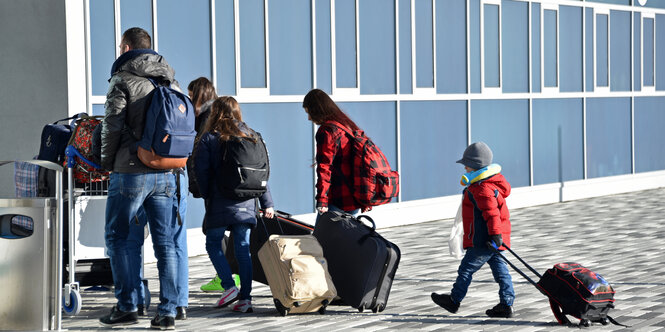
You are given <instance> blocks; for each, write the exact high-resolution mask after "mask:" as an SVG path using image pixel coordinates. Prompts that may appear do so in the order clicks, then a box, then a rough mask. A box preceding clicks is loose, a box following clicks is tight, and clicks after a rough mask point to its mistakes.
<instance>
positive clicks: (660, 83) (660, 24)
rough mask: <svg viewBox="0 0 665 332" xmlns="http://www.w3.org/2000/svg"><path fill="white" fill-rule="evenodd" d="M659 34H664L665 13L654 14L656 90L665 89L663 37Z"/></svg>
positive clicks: (664, 42)
mask: <svg viewBox="0 0 665 332" xmlns="http://www.w3.org/2000/svg"><path fill="white" fill-rule="evenodd" d="M659 36H665V15H662V14H657V15H656V33H655V36H654V40H656V52H655V53H656V59H655V61H654V66H656V90H661V91H662V90H665V40H664V39H665V38H662V37H661V38H660V39H658V37H659Z"/></svg>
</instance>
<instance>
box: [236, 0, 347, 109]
mask: <svg viewBox="0 0 665 332" xmlns="http://www.w3.org/2000/svg"><path fill="white" fill-rule="evenodd" d="M236 1H238V0H236ZM358 1H359V0H355V4H354V6H355V26H356V29H355V31H356V40H355V42H356V87H355V88H338V87H337V32H336V31H335V27H336V23H335V18H336V16H335V0H330V52H331V53H332V54H331V55H330V56H331V62H332V75H331V76H332V92H333V95H334V96H335V97H336V98H342V99H344V98H353V97H357V96H360V43H359V39H360V38H359V37H360V33H359V31H360V26H359V25H358V23H359V20H358Z"/></svg>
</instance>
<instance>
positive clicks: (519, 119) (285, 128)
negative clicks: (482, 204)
mask: <svg viewBox="0 0 665 332" xmlns="http://www.w3.org/2000/svg"><path fill="white" fill-rule="evenodd" d="M633 2H635V5H633V4H632V3H633ZM88 8H89V17H88V24H89V31H90V41H89V45H90V54H89V55H90V73H89V80H90V86H91V90H90V91H89V96H90V100H91V102H90V105H89V107H90V109H89V112H91V113H94V114H103V102H104V95H105V93H106V89H107V86H108V83H107V79H108V78H109V69H110V67H111V64H112V62H113V60H114V59H115V57H116V56H117V54H116V50H117V43H118V41H119V36H117V35H116V31H119V32H120V33H121V32H122V31H124V29H126V28H128V27H131V26H140V27H142V28H144V29H146V30H147V31H149V32H151V33H152V34H153V35H156V38H155V40H156V46H157V50H158V51H159V53H160V54H162V55H164V56H165V57H166V59H167V61H168V62H169V63H170V64H172V65H173V67H174V68H175V70H176V79H177V80H178V81H180V84H181V86H183V87H186V86H187V84H188V83H189V82H190V81H191V80H193V79H195V78H197V77H199V76H206V77H209V78H211V79H213V80H214V82H215V84H216V86H217V90H218V93H219V94H220V95H234V96H236V97H237V98H238V100H239V101H240V102H241V105H242V108H243V112H244V116H245V118H246V120H247V122H248V123H249V125H250V126H252V127H254V128H255V129H256V130H258V131H260V132H262V134H263V136H264V138H265V139H266V141H267V142H268V147H269V149H270V155H271V158H272V173H271V175H272V176H271V180H270V182H271V186H272V189H273V195H274V199H275V202H276V205H277V208H279V209H281V210H285V211H288V212H290V213H294V214H300V213H309V212H313V207H314V199H313V196H314V188H313V187H314V181H315V177H314V170H313V168H312V164H313V161H314V142H313V135H314V131H315V128H314V126H313V125H312V124H311V123H310V122H309V121H307V117H306V114H305V113H304V111H303V110H302V108H301V102H302V97H303V96H304V95H305V94H306V93H307V92H308V91H309V90H310V89H312V88H321V89H323V90H325V91H326V92H328V93H330V94H331V95H332V97H333V99H334V100H336V101H337V102H338V103H339V105H340V106H341V107H342V108H343V109H344V110H345V111H346V112H347V113H348V114H349V115H350V116H351V118H352V119H353V120H354V121H356V122H357V123H358V124H359V125H360V126H361V127H363V129H365V131H366V132H367V134H368V135H369V136H370V137H371V138H373V139H374V140H375V142H376V143H377V144H378V145H379V146H380V147H381V148H382V150H383V151H384V153H385V154H386V156H387V158H388V159H389V161H390V162H391V165H392V166H393V168H399V171H400V173H401V177H402V178H401V183H402V192H401V197H400V200H399V201H402V202H404V201H411V200H418V199H426V198H434V197H440V196H447V195H454V194H458V193H459V192H460V190H461V189H462V188H461V187H460V186H459V183H458V180H459V176H460V175H461V173H462V172H463V170H462V168H461V166H460V165H458V164H455V161H456V160H457V159H459V157H460V155H461V153H462V151H463V150H464V148H465V147H466V145H467V144H469V143H470V142H473V141H478V140H483V141H485V142H487V143H488V144H489V145H490V146H491V147H492V149H493V150H494V158H495V161H496V162H498V163H500V164H501V165H502V166H503V170H504V171H503V173H504V174H505V175H506V177H507V178H508V180H509V181H510V182H511V183H512V184H513V186H514V187H526V186H533V185H539V184H547V183H555V182H560V181H569V180H581V179H589V178H598V177H606V176H612V175H621V174H631V173H636V172H647V171H656V170H665V153H664V152H665V151H663V149H665V148H663V144H655V143H654V142H662V141H664V140H665V132H664V131H663V130H661V128H660V127H661V126H662V124H663V123H664V122H663V121H664V120H665V119H664V118H663V117H664V116H663V114H664V113H663V110H662V105H663V102H665V100H664V98H665V92H663V91H664V90H665V3H664V2H662V1H653V0H649V1H648V2H647V4H646V5H645V6H640V5H638V4H637V1H629V0H605V1H579V3H577V2H566V5H559V4H557V2H542V3H541V2H535V1H517V0H514V1H512V0H501V1H497V0H468V1H465V0H395V1H385V0H363V1H356V0H294V1H288V2H285V1H279V0H235V1H234V0H189V1H175V0H160V1H157V2H156V5H155V7H153V2H152V1H150V0H131V1H130V0H126V1H125V0H121V1H120V2H119V6H114V1H112V0H95V1H90V2H89V6H88ZM116 16H117V17H119V20H116V19H115V17H116ZM153 17H156V22H155V21H153ZM118 24H119V26H117V25H118ZM190 199H191V200H193V198H191V197H190ZM197 205H198V203H195V204H193V205H192V206H197ZM196 222H197V221H196V220H192V223H190V225H196Z"/></svg>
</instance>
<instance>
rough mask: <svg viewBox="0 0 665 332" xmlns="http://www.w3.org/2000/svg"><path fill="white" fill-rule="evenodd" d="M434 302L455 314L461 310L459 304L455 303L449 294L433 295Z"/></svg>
mask: <svg viewBox="0 0 665 332" xmlns="http://www.w3.org/2000/svg"><path fill="white" fill-rule="evenodd" d="M432 301H434V303H436V304H438V305H439V306H440V307H441V308H443V309H446V310H448V311H450V312H451V313H453V314H454V313H456V312H457V309H459V303H455V301H454V300H453V298H452V297H451V296H450V295H449V294H437V293H432Z"/></svg>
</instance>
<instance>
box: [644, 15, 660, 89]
mask: <svg viewBox="0 0 665 332" xmlns="http://www.w3.org/2000/svg"><path fill="white" fill-rule="evenodd" d="M645 19H651V20H652V21H653V40H652V41H651V45H652V47H653V50H652V51H653V54H652V55H651V59H653V73H651V75H653V85H645V84H644V20H645ZM640 25H641V27H640V32H641V34H640V46H641V50H640V57H641V59H640V73H641V76H640V78H641V82H640V87H641V91H643V92H656V63H657V61H656V40H657V38H656V13H655V12H642V19H641V20H640Z"/></svg>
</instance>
